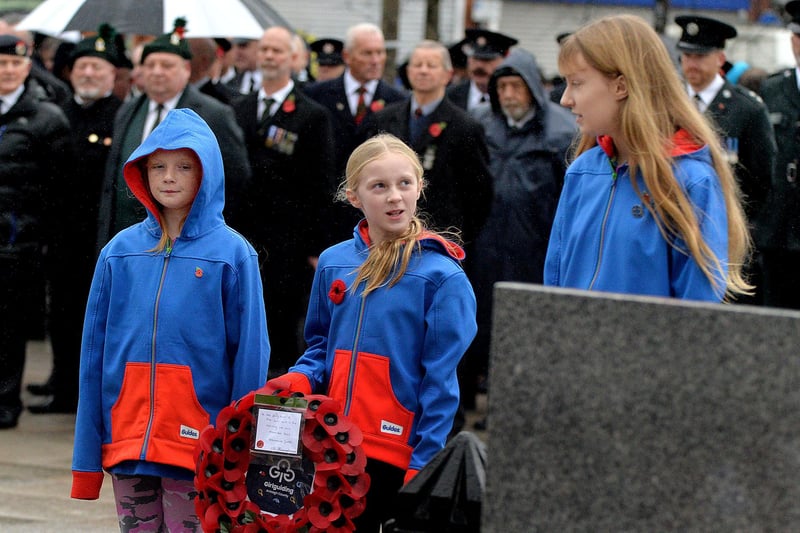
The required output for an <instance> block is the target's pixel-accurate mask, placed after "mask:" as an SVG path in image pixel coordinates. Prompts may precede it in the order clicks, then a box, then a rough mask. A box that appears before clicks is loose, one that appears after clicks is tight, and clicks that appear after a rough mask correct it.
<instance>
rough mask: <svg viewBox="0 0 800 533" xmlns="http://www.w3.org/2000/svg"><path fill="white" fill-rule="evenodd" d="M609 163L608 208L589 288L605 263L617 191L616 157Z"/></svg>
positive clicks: (604, 215)
mask: <svg viewBox="0 0 800 533" xmlns="http://www.w3.org/2000/svg"><path fill="white" fill-rule="evenodd" d="M608 161H609V163H610V164H611V189H610V190H609V191H608V200H606V210H605V213H604V214H603V224H602V225H601V226H600V246H599V247H598V250H597V263H596V264H595V267H594V274H593V275H592V281H590V282H589V287H588V289H589V290H592V288H594V284H595V282H596V281H597V276H599V275H600V265H601V264H602V263H603V245H604V243H605V240H606V224H608V216H609V214H610V213H611V204H612V203H613V202H614V194H615V193H616V191H617V166H616V158H613V159H609V160H608Z"/></svg>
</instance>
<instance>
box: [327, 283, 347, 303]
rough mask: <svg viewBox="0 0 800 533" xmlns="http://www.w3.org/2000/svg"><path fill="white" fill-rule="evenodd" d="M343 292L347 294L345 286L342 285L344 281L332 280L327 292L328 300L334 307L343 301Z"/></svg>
mask: <svg viewBox="0 0 800 533" xmlns="http://www.w3.org/2000/svg"><path fill="white" fill-rule="evenodd" d="M345 292H347V285H345V284H344V281H342V280H340V279H336V280H333V283H331V288H330V290H329V291H328V298H330V299H331V301H332V302H333V303H335V304H336V305H339V304H340V303H342V301H343V300H344V293H345Z"/></svg>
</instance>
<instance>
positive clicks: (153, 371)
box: [139, 242, 172, 461]
mask: <svg viewBox="0 0 800 533" xmlns="http://www.w3.org/2000/svg"><path fill="white" fill-rule="evenodd" d="M171 253H172V243H169V242H168V243H167V248H166V251H165V253H164V266H163V267H161V279H160V280H159V281H158V290H157V291H156V302H155V306H154V310H153V336H152V337H151V339H150V414H149V416H148V419H147V430H145V432H144V441H143V442H142V451H141V453H140V455H139V459H140V460H142V461H145V460H146V458H147V445H148V443H149V442H150V432H151V431H152V430H153V417H154V411H155V403H156V334H157V332H158V305H159V303H160V302H161V292H162V290H163V289H164V278H166V276H167V266H168V265H169V258H170V254H171Z"/></svg>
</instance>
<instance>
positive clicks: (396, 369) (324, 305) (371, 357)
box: [270, 134, 477, 533]
mask: <svg viewBox="0 0 800 533" xmlns="http://www.w3.org/2000/svg"><path fill="white" fill-rule="evenodd" d="M422 173H423V169H422V165H421V164H420V162H419V158H418V157H417V155H416V153H415V152H414V151H413V150H412V149H411V148H409V147H408V146H407V145H406V144H405V143H403V142H402V141H400V140H399V139H398V138H396V137H394V136H392V135H388V134H382V135H377V136H375V137H373V138H371V139H369V140H367V141H366V142H364V143H363V144H362V145H361V146H359V147H358V148H356V150H354V151H353V153H352V155H351V156H350V159H349V160H348V162H347V169H346V178H345V181H344V183H343V184H342V186H341V188H340V198H342V199H345V198H346V200H347V201H348V202H349V203H350V204H351V205H353V206H354V207H356V208H357V209H360V210H361V211H362V212H363V213H364V217H365V219H364V220H362V221H361V222H360V223H359V224H358V225H357V226H356V228H355V230H354V235H353V238H352V239H350V240H348V241H344V242H342V243H339V244H337V245H335V246H333V247H331V248H328V249H327V250H325V251H324V252H323V253H322V255H320V257H319V263H318V266H317V271H316V274H315V276H314V282H313V286H312V290H311V297H310V303H309V308H308V315H307V317H306V325H305V338H306V342H307V343H308V348H307V349H306V351H305V353H304V354H303V355H302V356H301V357H300V359H299V360H298V361H297V363H296V364H295V365H294V366H293V367H292V368H290V369H289V372H288V373H287V374H285V375H284V376H281V377H279V378H275V379H274V380H272V381H271V382H270V383H272V384H275V385H277V386H278V388H290V389H292V390H294V391H299V392H303V393H306V394H310V393H312V392H315V393H325V394H327V395H329V396H331V397H333V398H334V399H336V400H339V401H340V402H341V405H342V408H343V412H344V414H345V415H347V416H348V417H349V418H350V419H351V420H352V421H353V422H354V423H356V424H357V425H358V426H359V428H360V429H361V431H362V432H363V434H364V441H363V444H362V446H363V448H364V452H365V454H366V456H367V467H366V470H367V473H368V474H369V475H370V477H371V485H370V489H369V492H368V493H367V499H366V510H365V512H364V514H362V515H361V516H359V517H358V518H357V519H356V520H355V523H356V531H359V533H364V532H372V531H375V532H377V531H378V527H379V525H380V523H381V522H383V521H385V520H386V519H387V518H388V517H390V516H391V513H392V512H393V511H394V509H393V507H392V500H393V497H394V495H395V494H396V493H397V490H398V489H399V488H400V487H401V486H402V485H403V483H404V482H407V481H408V480H410V479H411V478H412V477H413V476H414V475H415V474H416V472H417V471H419V470H420V469H421V468H422V467H423V466H425V464H426V463H427V462H428V461H430V460H431V458H433V456H434V455H435V454H436V453H437V452H438V451H439V450H441V449H442V448H443V447H444V445H445V441H446V440H447V435H448V433H449V432H450V430H451V428H452V425H453V418H454V415H455V413H456V409H457V407H458V394H459V389H458V379H457V377H456V368H457V367H458V363H459V361H460V360H461V357H462V356H463V354H464V352H465V350H466V349H467V347H468V346H469V344H470V342H472V339H473V337H474V336H475V332H476V330H477V326H476V322H475V296H474V294H473V292H472V287H471V285H470V283H469V281H468V280H467V277H466V275H465V274H464V271H463V269H462V268H461V266H460V264H459V261H460V260H461V259H463V258H464V252H463V250H462V249H461V247H459V246H458V245H456V244H454V243H453V242H451V241H449V240H446V239H445V238H444V237H443V236H442V235H440V234H437V233H433V232H431V231H428V230H426V229H425V226H424V225H423V223H422V222H421V220H420V219H419V218H418V217H417V200H418V199H419V197H420V195H421V194H422V189H423V180H422Z"/></svg>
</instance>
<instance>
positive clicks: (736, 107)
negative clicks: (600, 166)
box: [675, 15, 776, 304]
mask: <svg viewBox="0 0 800 533" xmlns="http://www.w3.org/2000/svg"><path fill="white" fill-rule="evenodd" d="M675 22H676V23H677V24H678V25H679V26H680V27H681V28H682V30H683V32H682V34H681V37H680V39H679V40H678V43H677V48H678V52H679V53H680V63H681V70H682V71H683V77H684V79H685V80H686V90H687V92H688V94H689V98H691V99H692V101H694V102H695V105H697V107H698V109H699V110H700V111H701V112H703V113H705V115H706V116H707V117H708V118H709V119H710V120H711V121H712V122H713V123H714V124H715V125H716V126H717V129H718V131H719V133H720V136H721V137H722V139H721V140H722V144H723V147H724V148H725V149H726V153H727V156H728V161H729V162H730V163H731V165H732V167H733V169H734V172H735V174H736V179H737V181H738V182H739V187H740V188H741V189H742V192H743V193H744V196H745V204H744V208H745V214H746V215H747V218H748V220H749V221H750V223H751V228H752V229H753V230H754V232H755V233H756V234H757V232H758V227H757V225H755V224H756V221H757V220H758V217H759V216H760V213H761V211H762V209H763V206H764V202H765V200H766V196H767V191H768V190H769V184H770V181H771V179H772V169H773V164H774V161H775V153H776V146H775V138H774V136H773V134H772V128H771V126H770V123H769V117H768V116H767V108H766V106H765V105H764V103H763V102H762V101H761V98H760V97H759V96H758V95H756V94H755V93H754V92H753V91H751V90H749V89H746V88H744V87H741V86H739V85H734V84H733V83H730V82H729V81H727V80H726V79H725V78H724V76H723V75H722V68H723V65H724V64H725V61H726V58H725V41H727V40H728V39H733V38H734V37H736V34H737V32H736V28H734V27H733V26H730V25H728V24H726V23H724V22H721V21H718V20H715V19H712V18H707V17H700V16H694V15H692V16H679V17H675ZM756 244H758V241H757V242H756ZM759 262H760V258H759V257H758V254H756V256H754V258H753V261H752V264H751V265H750V268H749V275H750V278H751V282H752V283H754V284H755V285H756V294H755V295H754V296H753V297H745V298H740V299H739V300H738V301H739V302H740V303H751V304H760V303H762V291H763V287H762V285H763V282H762V280H761V269H760V267H759Z"/></svg>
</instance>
